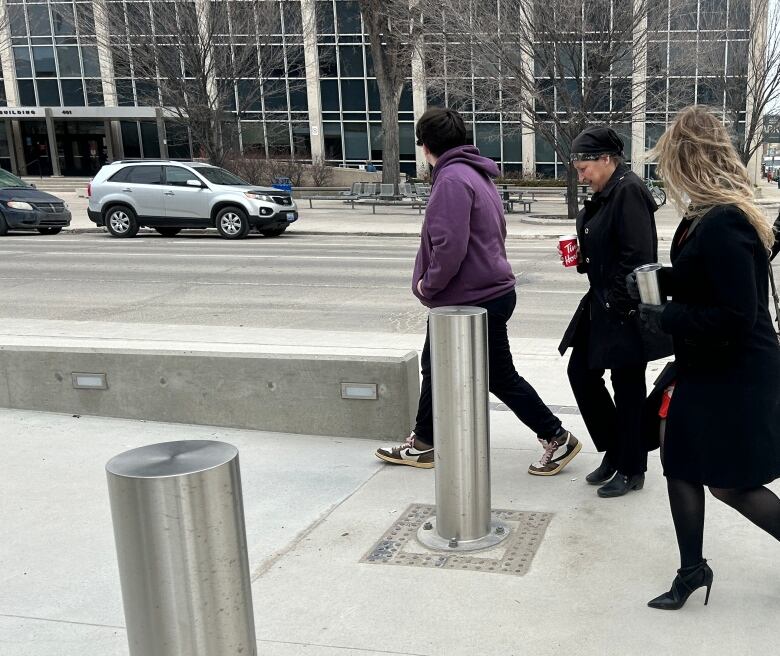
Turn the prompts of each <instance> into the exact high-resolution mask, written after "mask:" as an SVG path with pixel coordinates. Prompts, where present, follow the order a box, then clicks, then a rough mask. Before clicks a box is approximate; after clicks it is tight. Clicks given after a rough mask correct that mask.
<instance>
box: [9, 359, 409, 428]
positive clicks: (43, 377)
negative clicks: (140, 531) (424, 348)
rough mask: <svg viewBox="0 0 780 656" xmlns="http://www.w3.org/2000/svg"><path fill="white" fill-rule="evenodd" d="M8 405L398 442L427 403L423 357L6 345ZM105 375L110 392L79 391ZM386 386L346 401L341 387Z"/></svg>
mask: <svg viewBox="0 0 780 656" xmlns="http://www.w3.org/2000/svg"><path fill="white" fill-rule="evenodd" d="M0 367H2V371H3V373H4V375H3V376H2V377H1V378H0V406H3V407H7V408H21V409H28V410H45V411H51V412H64V413H70V414H85V415H100V416H107V417H126V418H130V419H147V420H151V421H170V422H183V423H190V424H208V425H216V426H230V427H236V428H250V429H257V430H265V431H278V432H285V433H302V434H309V435H335V436H344V437H360V438H375V439H381V440H398V439H399V438H404V437H406V436H407V435H408V434H409V431H410V430H411V427H412V424H413V421H414V415H415V412H416V409H417V399H418V397H419V378H418V362H417V354H416V353H413V352H410V353H407V354H405V355H399V356H375V355H374V356H365V357H358V356H355V355H348V356H345V355H298V354H295V355H289V354H284V355H280V354H271V353H225V352H210V351H207V352H197V351H169V350H168V351H159V350H132V349H127V350H121V349H112V350H108V351H103V352H96V350H95V349H89V348H68V347H45V348H41V347H23V346H8V345H6V346H2V347H0ZM74 372H80V373H104V374H106V377H107V383H108V389H106V390H94V389H74V387H73V384H72V380H71V374H72V373H74ZM343 382H352V383H376V384H377V392H378V394H377V396H378V398H377V399H376V400H345V399H342V398H341V383H343Z"/></svg>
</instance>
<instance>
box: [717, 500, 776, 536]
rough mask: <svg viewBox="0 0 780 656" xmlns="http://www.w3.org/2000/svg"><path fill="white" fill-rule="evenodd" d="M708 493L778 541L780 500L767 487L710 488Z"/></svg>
mask: <svg viewBox="0 0 780 656" xmlns="http://www.w3.org/2000/svg"><path fill="white" fill-rule="evenodd" d="M710 492H712V494H713V496H714V497H715V498H716V499H720V500H721V501H722V502H723V503H727V504H728V505H730V506H731V507H732V508H734V510H736V511H737V512H739V513H741V514H742V515H744V516H745V517H747V518H748V519H749V520H750V521H751V522H753V523H754V524H755V525H756V526H758V527H759V528H763V529H764V530H765V531H766V532H767V533H769V535H771V536H772V537H773V538H775V539H776V540H780V499H778V498H777V495H776V494H775V493H774V492H772V490H770V489H769V488H768V487H755V488H751V489H747V490H724V489H722V488H717V487H711V488H710Z"/></svg>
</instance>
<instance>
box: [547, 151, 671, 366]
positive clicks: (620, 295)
mask: <svg viewBox="0 0 780 656" xmlns="http://www.w3.org/2000/svg"><path fill="white" fill-rule="evenodd" d="M656 209H658V208H657V206H656V204H655V201H654V200H653V197H652V196H651V195H650V192H649V191H648V190H647V187H646V186H645V184H644V182H643V181H642V180H641V178H639V176H637V175H636V174H635V173H633V172H632V171H631V170H630V169H629V168H628V167H627V166H626V165H620V166H618V167H617V169H615V172H614V173H613V175H612V177H611V178H610V179H609V181H608V182H607V184H606V185H605V187H604V189H603V190H602V191H600V192H597V193H595V194H593V197H592V198H591V200H586V201H585V207H584V208H583V209H582V210H581V211H580V213H579V214H578V215H577V240H578V242H579V246H580V263H579V264H578V265H577V271H579V272H580V273H584V274H587V276H588V280H589V281H590V290H589V291H588V293H587V294H585V296H584V297H583V299H582V300H581V301H580V304H579V307H578V308H577V310H576V312H575V313H574V317H573V318H572V320H571V322H570V323H569V327H568V328H567V329H566V332H565V333H564V336H563V340H562V341H561V344H560V346H559V347H558V350H559V351H560V353H561V355H563V354H564V353H565V352H566V349H567V348H569V347H570V346H571V345H572V343H573V341H574V336H575V334H576V332H577V328H578V326H579V325H580V322H581V321H587V320H590V322H591V328H590V337H589V342H588V364H589V366H590V367H591V368H592V369H616V368H621V367H629V366H635V365H639V364H642V363H645V362H647V359H648V358H647V356H646V355H645V348H644V344H643V341H642V337H641V335H640V332H639V324H638V321H637V320H636V317H635V316H634V315H635V311H636V302H634V301H632V300H631V298H630V297H629V295H628V292H627V291H626V275H627V274H629V273H631V272H632V271H633V270H634V269H635V268H636V267H638V266H640V265H642V264H649V263H651V262H656V261H657V258H658V236H657V233H656V228H655V216H654V214H655V211H656Z"/></svg>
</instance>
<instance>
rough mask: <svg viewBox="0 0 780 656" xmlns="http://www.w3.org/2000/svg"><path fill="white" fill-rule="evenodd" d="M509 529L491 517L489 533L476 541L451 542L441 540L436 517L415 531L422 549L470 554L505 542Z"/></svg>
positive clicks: (448, 539)
mask: <svg viewBox="0 0 780 656" xmlns="http://www.w3.org/2000/svg"><path fill="white" fill-rule="evenodd" d="M511 532H512V531H511V529H510V528H509V526H508V525H507V524H505V523H504V522H502V521H501V520H499V519H497V518H496V517H493V518H492V519H491V521H490V532H489V533H488V534H487V535H485V536H483V537H481V538H478V539H476V540H452V539H450V538H443V537H442V536H440V535H439V533H438V532H437V530H436V516H435V515H434V516H431V517H429V518H428V520H427V521H426V522H425V523H424V524H423V525H422V526H420V528H419V529H417V540H418V541H419V542H420V544H422V545H423V546H424V547H427V548H428V549H431V550H433V551H449V552H454V553H458V552H466V551H468V552H470V551H484V550H486V549H492V548H493V547H495V546H496V545H498V544H500V543H501V542H503V541H504V540H506V539H507V538H508V537H509V536H510V534H511Z"/></svg>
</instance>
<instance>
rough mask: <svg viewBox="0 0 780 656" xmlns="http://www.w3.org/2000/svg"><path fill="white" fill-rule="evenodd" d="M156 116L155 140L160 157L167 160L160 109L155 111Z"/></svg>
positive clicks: (166, 143)
mask: <svg viewBox="0 0 780 656" xmlns="http://www.w3.org/2000/svg"><path fill="white" fill-rule="evenodd" d="M155 114H156V115H157V139H158V141H159V142H160V157H162V159H168V138H167V137H166V135H165V121H164V120H163V112H162V109H161V108H160V107H158V108H157V109H156V110H155Z"/></svg>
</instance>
